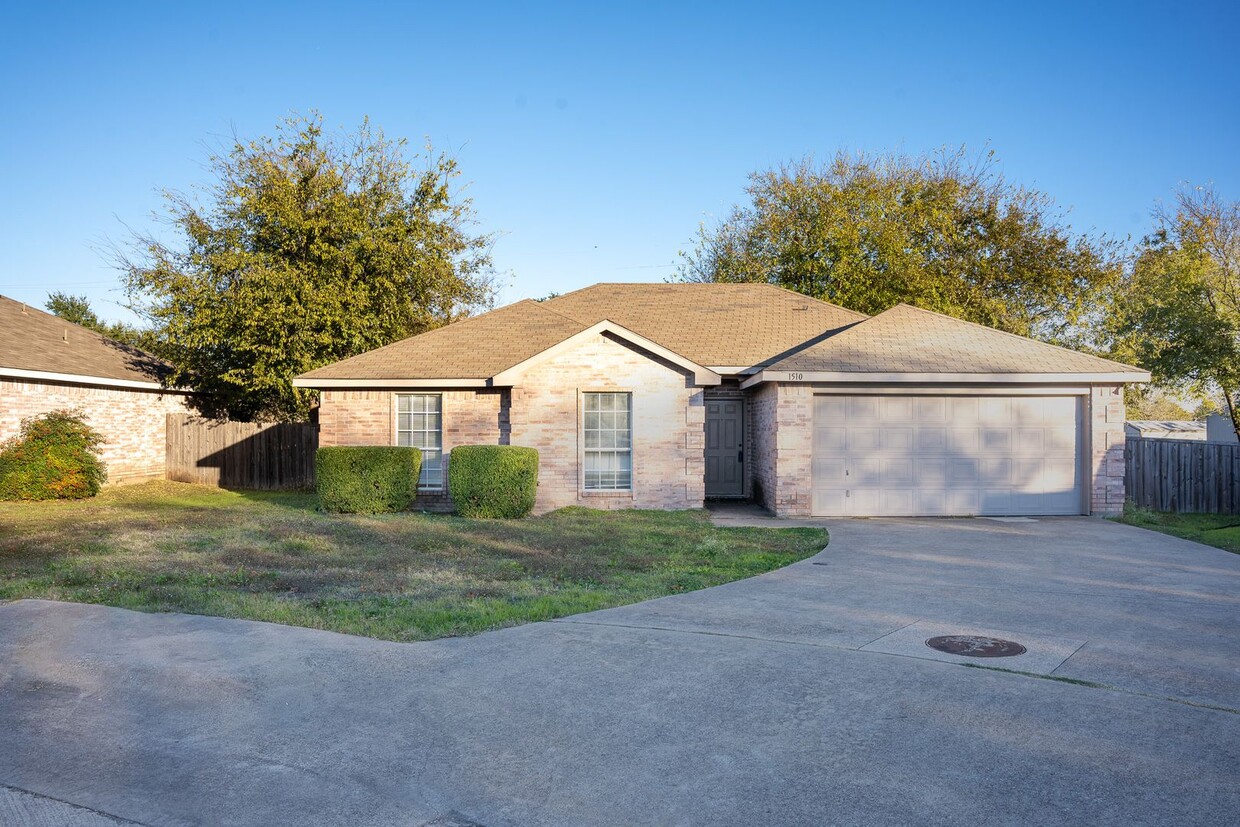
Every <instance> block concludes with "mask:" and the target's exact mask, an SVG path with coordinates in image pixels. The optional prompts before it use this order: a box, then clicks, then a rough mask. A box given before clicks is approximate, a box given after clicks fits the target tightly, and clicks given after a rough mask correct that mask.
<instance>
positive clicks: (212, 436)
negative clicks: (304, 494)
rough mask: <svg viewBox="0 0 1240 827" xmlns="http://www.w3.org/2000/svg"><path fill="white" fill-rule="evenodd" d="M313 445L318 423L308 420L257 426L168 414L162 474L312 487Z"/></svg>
mask: <svg viewBox="0 0 1240 827" xmlns="http://www.w3.org/2000/svg"><path fill="white" fill-rule="evenodd" d="M318 445H319V432H318V426H316V425H313V424H311V423H309V422H297V423H292V424H276V425H259V424H256V423H253V422H211V421H209V420H203V419H199V418H198V417H195V416H191V415H189V414H168V454H167V476H168V479H170V480H176V481H177V482H196V483H201V484H203V485H218V486H220V487H221V488H260V489H267V490H277V489H296V488H313V487H314V452H315V450H316V449H317V448H318Z"/></svg>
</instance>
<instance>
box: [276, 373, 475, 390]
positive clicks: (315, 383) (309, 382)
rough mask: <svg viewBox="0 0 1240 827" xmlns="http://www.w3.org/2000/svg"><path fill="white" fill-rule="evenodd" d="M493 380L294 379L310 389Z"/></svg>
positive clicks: (457, 385) (424, 385)
mask: <svg viewBox="0 0 1240 827" xmlns="http://www.w3.org/2000/svg"><path fill="white" fill-rule="evenodd" d="M490 385H491V382H490V381H489V380H487V379H459V378H458V379H328V378H320V379H316V378H315V377H313V376H298V377H295V378H294V379H293V387H295V388H308V389H310V390H322V391H328V390H349V389H360V388H486V387H490Z"/></svg>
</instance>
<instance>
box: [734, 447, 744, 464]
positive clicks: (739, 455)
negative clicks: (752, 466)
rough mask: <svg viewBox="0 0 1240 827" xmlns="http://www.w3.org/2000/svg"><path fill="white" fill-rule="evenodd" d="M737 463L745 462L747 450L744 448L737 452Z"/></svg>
mask: <svg viewBox="0 0 1240 827" xmlns="http://www.w3.org/2000/svg"><path fill="white" fill-rule="evenodd" d="M736 461H737V462H744V461H745V449H744V448H742V449H741V450H739V451H737V452H736Z"/></svg>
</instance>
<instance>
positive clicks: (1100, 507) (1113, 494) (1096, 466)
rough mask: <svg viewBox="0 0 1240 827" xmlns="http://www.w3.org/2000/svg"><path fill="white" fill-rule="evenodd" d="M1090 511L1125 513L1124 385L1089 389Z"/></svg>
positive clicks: (1107, 513)
mask: <svg viewBox="0 0 1240 827" xmlns="http://www.w3.org/2000/svg"><path fill="white" fill-rule="evenodd" d="M1088 407H1089V410H1088V411H1087V413H1086V417H1087V420H1086V421H1087V422H1088V423H1089V479H1088V481H1087V482H1088V484H1089V485H1090V492H1089V493H1090V509H1091V511H1092V512H1093V513H1094V514H1097V515H1099V516H1107V515H1113V514H1119V513H1121V512H1122V511H1123V510H1124V497H1125V493H1124V440H1125V438H1126V437H1125V435H1124V416H1125V411H1124V392H1123V386H1122V385H1095V386H1094V387H1092V388H1090V390H1089V406H1088Z"/></svg>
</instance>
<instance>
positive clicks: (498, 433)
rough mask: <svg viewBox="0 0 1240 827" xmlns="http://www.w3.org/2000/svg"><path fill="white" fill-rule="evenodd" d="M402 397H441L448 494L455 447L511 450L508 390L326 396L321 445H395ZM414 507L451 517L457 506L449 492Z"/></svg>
mask: <svg viewBox="0 0 1240 827" xmlns="http://www.w3.org/2000/svg"><path fill="white" fill-rule="evenodd" d="M400 393H438V394H440V396H441V397H442V410H443V455H444V471H445V473H444V480H445V482H444V485H445V488H446V486H447V473H446V472H447V457H448V454H449V452H450V451H451V450H452V449H453V448H454V447H456V446H457V445H507V444H508V404H509V392H508V390H507V389H506V388H497V389H486V390H459V389H458V390H452V389H443V390H437V389H435V388H427V389H425V390H422V389H418V390H414V389H410V390H404V391H393V390H356V391H323V392H322V394H321V395H320V398H319V444H320V445H324V446H326V445H395V444H396V396H397V395H398V394H400ZM413 507H414V508H415V509H419V510H426V511H451V510H452V500H451V498H450V497H448V494H447V491H443V492H429V491H427V492H420V493H419V494H418V497H417V499H416V500H414V503H413Z"/></svg>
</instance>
